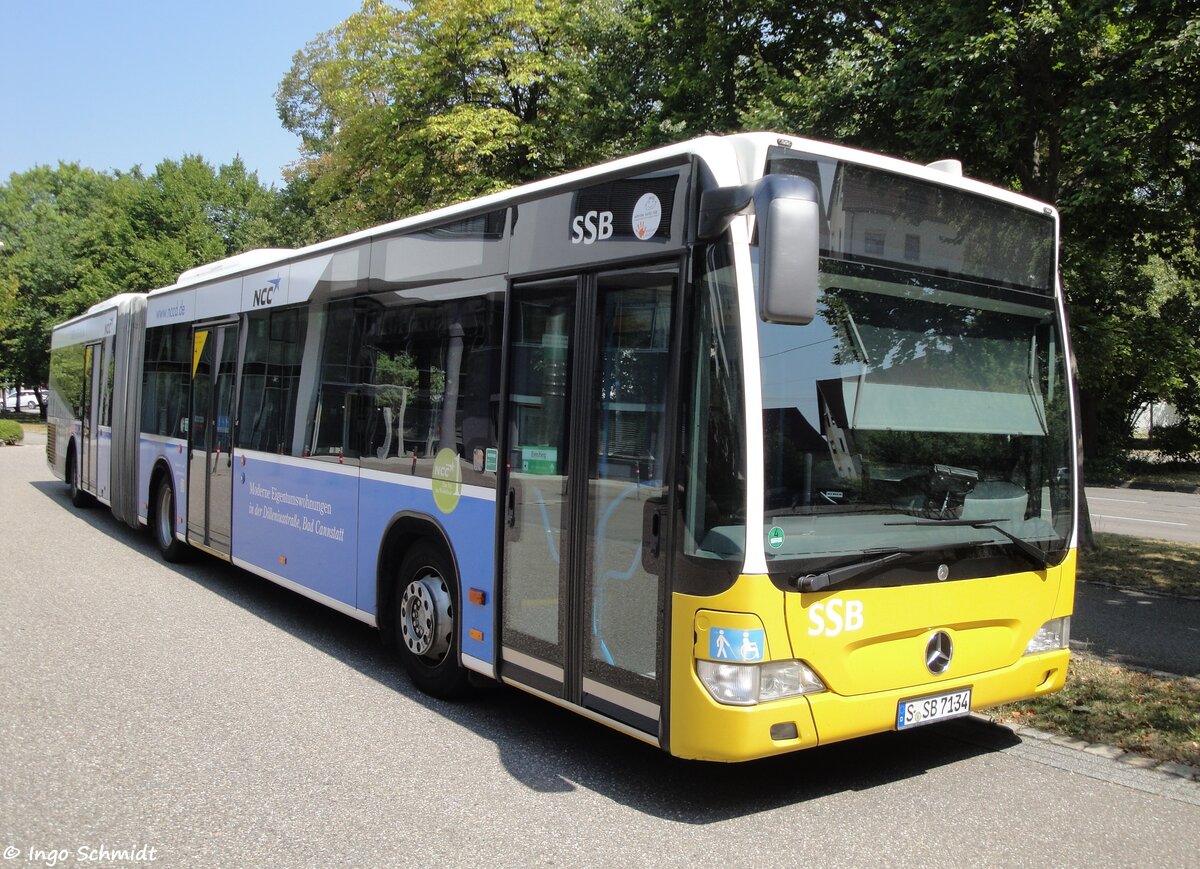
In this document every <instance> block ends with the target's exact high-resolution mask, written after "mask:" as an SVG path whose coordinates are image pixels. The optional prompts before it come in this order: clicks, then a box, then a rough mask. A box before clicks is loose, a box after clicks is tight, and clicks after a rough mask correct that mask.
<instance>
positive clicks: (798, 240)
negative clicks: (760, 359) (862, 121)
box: [697, 175, 821, 326]
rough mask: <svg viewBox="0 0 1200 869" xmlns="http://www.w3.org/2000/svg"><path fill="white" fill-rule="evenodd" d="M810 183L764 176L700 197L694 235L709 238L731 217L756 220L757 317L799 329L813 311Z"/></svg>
mask: <svg viewBox="0 0 1200 869" xmlns="http://www.w3.org/2000/svg"><path fill="white" fill-rule="evenodd" d="M819 202H820V200H819V198H818V193H817V188H816V185H815V184H813V183H812V182H811V181H809V180H808V179H807V178H800V177H799V176H796V175H764V176H763V177H762V178H760V179H759V180H758V181H755V182H754V183H752V184H743V185H741V186H740V187H718V188H715V189H712V190H706V191H704V193H703V194H701V196H700V221H699V226H698V227H697V235H698V237H699V238H700V239H702V240H707V239H713V238H716V237H717V236H718V235H720V234H721V233H722V232H724V231H725V228H726V227H727V226H729V223H730V221H731V220H733V218H734V216H735V215H737V214H741V213H743V212H745V211H747V209H752V210H753V213H754V215H755V216H756V218H757V221H758V313H759V316H760V317H762V318H763V319H764V320H766V321H768V322H771V323H790V324H793V325H797V326H803V325H806V324H807V323H810V322H812V318H813V317H814V316H816V312H817V292H818V284H817V264H818V255H819V251H820V228H821V221H820V217H821V209H820V204H819Z"/></svg>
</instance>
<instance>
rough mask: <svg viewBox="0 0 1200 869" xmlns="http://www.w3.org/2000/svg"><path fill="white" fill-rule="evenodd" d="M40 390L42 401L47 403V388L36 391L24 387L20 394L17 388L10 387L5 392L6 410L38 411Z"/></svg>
mask: <svg viewBox="0 0 1200 869" xmlns="http://www.w3.org/2000/svg"><path fill="white" fill-rule="evenodd" d="M38 392H41V395H42V402H43V403H45V400H46V392H45V390H38V391H34V390H32V389H22V390H21V393H20V395H18V394H17V390H15V389H9V390H6V391H5V393H4V409H5V410H10V411H13V410H20V411H22V412H24V413H37V412H38V410H39V408H40V406H41V405H39V404H38Z"/></svg>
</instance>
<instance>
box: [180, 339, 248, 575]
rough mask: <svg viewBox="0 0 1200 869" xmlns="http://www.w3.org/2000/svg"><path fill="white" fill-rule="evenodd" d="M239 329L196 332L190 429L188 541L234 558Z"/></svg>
mask: <svg viewBox="0 0 1200 869" xmlns="http://www.w3.org/2000/svg"><path fill="white" fill-rule="evenodd" d="M237 358H238V326H237V323H221V324H215V325H205V326H198V327H196V329H195V330H193V332H192V407H191V416H190V421H189V425H188V542H189V543H191V544H193V545H195V546H199V547H200V548H202V549H206V550H209V551H210V552H212V553H214V554H216V555H220V556H223V557H226V558H227V557H228V556H229V552H230V541H231V528H230V526H231V524H232V518H233V423H234V401H235V396H236V393H237V390H236V388H235V387H236V383H237Z"/></svg>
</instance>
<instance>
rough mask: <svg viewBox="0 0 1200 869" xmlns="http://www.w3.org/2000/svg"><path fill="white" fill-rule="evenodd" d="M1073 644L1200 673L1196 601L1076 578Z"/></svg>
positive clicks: (1172, 669) (1155, 666)
mask: <svg viewBox="0 0 1200 869" xmlns="http://www.w3.org/2000/svg"><path fill="white" fill-rule="evenodd" d="M1197 569H1200V566H1198V567H1197ZM1071 648H1072V649H1075V650H1078V651H1085V652H1090V653H1091V654H1094V655H1100V656H1102V657H1105V658H1111V659H1113V660H1116V661H1120V662H1122V663H1125V664H1135V665H1137V666H1139V667H1150V668H1152V669H1155V670H1163V671H1166V672H1168V673H1177V674H1179V675H1183V676H1198V677H1200V601H1195V600H1178V599H1176V598H1171V597H1162V596H1160V595H1154V594H1146V593H1144V592H1139V591H1134V590H1133V589H1124V588H1109V587H1107V586H1103V585H1093V584H1091V583H1087V582H1079V583H1076V585H1075V614H1074V615H1073V616H1072V617H1071Z"/></svg>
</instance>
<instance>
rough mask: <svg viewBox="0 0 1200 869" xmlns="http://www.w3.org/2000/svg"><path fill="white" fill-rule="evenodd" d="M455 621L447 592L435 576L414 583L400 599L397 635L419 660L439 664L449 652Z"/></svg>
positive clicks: (448, 592) (422, 578) (428, 575)
mask: <svg viewBox="0 0 1200 869" xmlns="http://www.w3.org/2000/svg"><path fill="white" fill-rule="evenodd" d="M453 630H454V620H453V619H452V618H451V604H450V590H449V589H448V588H446V583H445V582H443V581H442V578H441V577H440V576H438V575H437V574H436V573H433V572H429V573H426V574H425V575H424V576H422V577H420V578H419V579H414V580H413V581H412V582H410V583H409V584H408V587H407V588H405V589H404V595H403V597H401V599H400V632H401V635H402V636H403V638H404V645H406V646H407V647H408V650H409V651H410V652H412V653H413V654H414V655H416V656H417V657H418V658H432V659H434V660H441V658H442V657H443V656H444V655H445V654H446V651H447V650H448V649H449V648H450V640H451V639H452V637H453Z"/></svg>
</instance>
